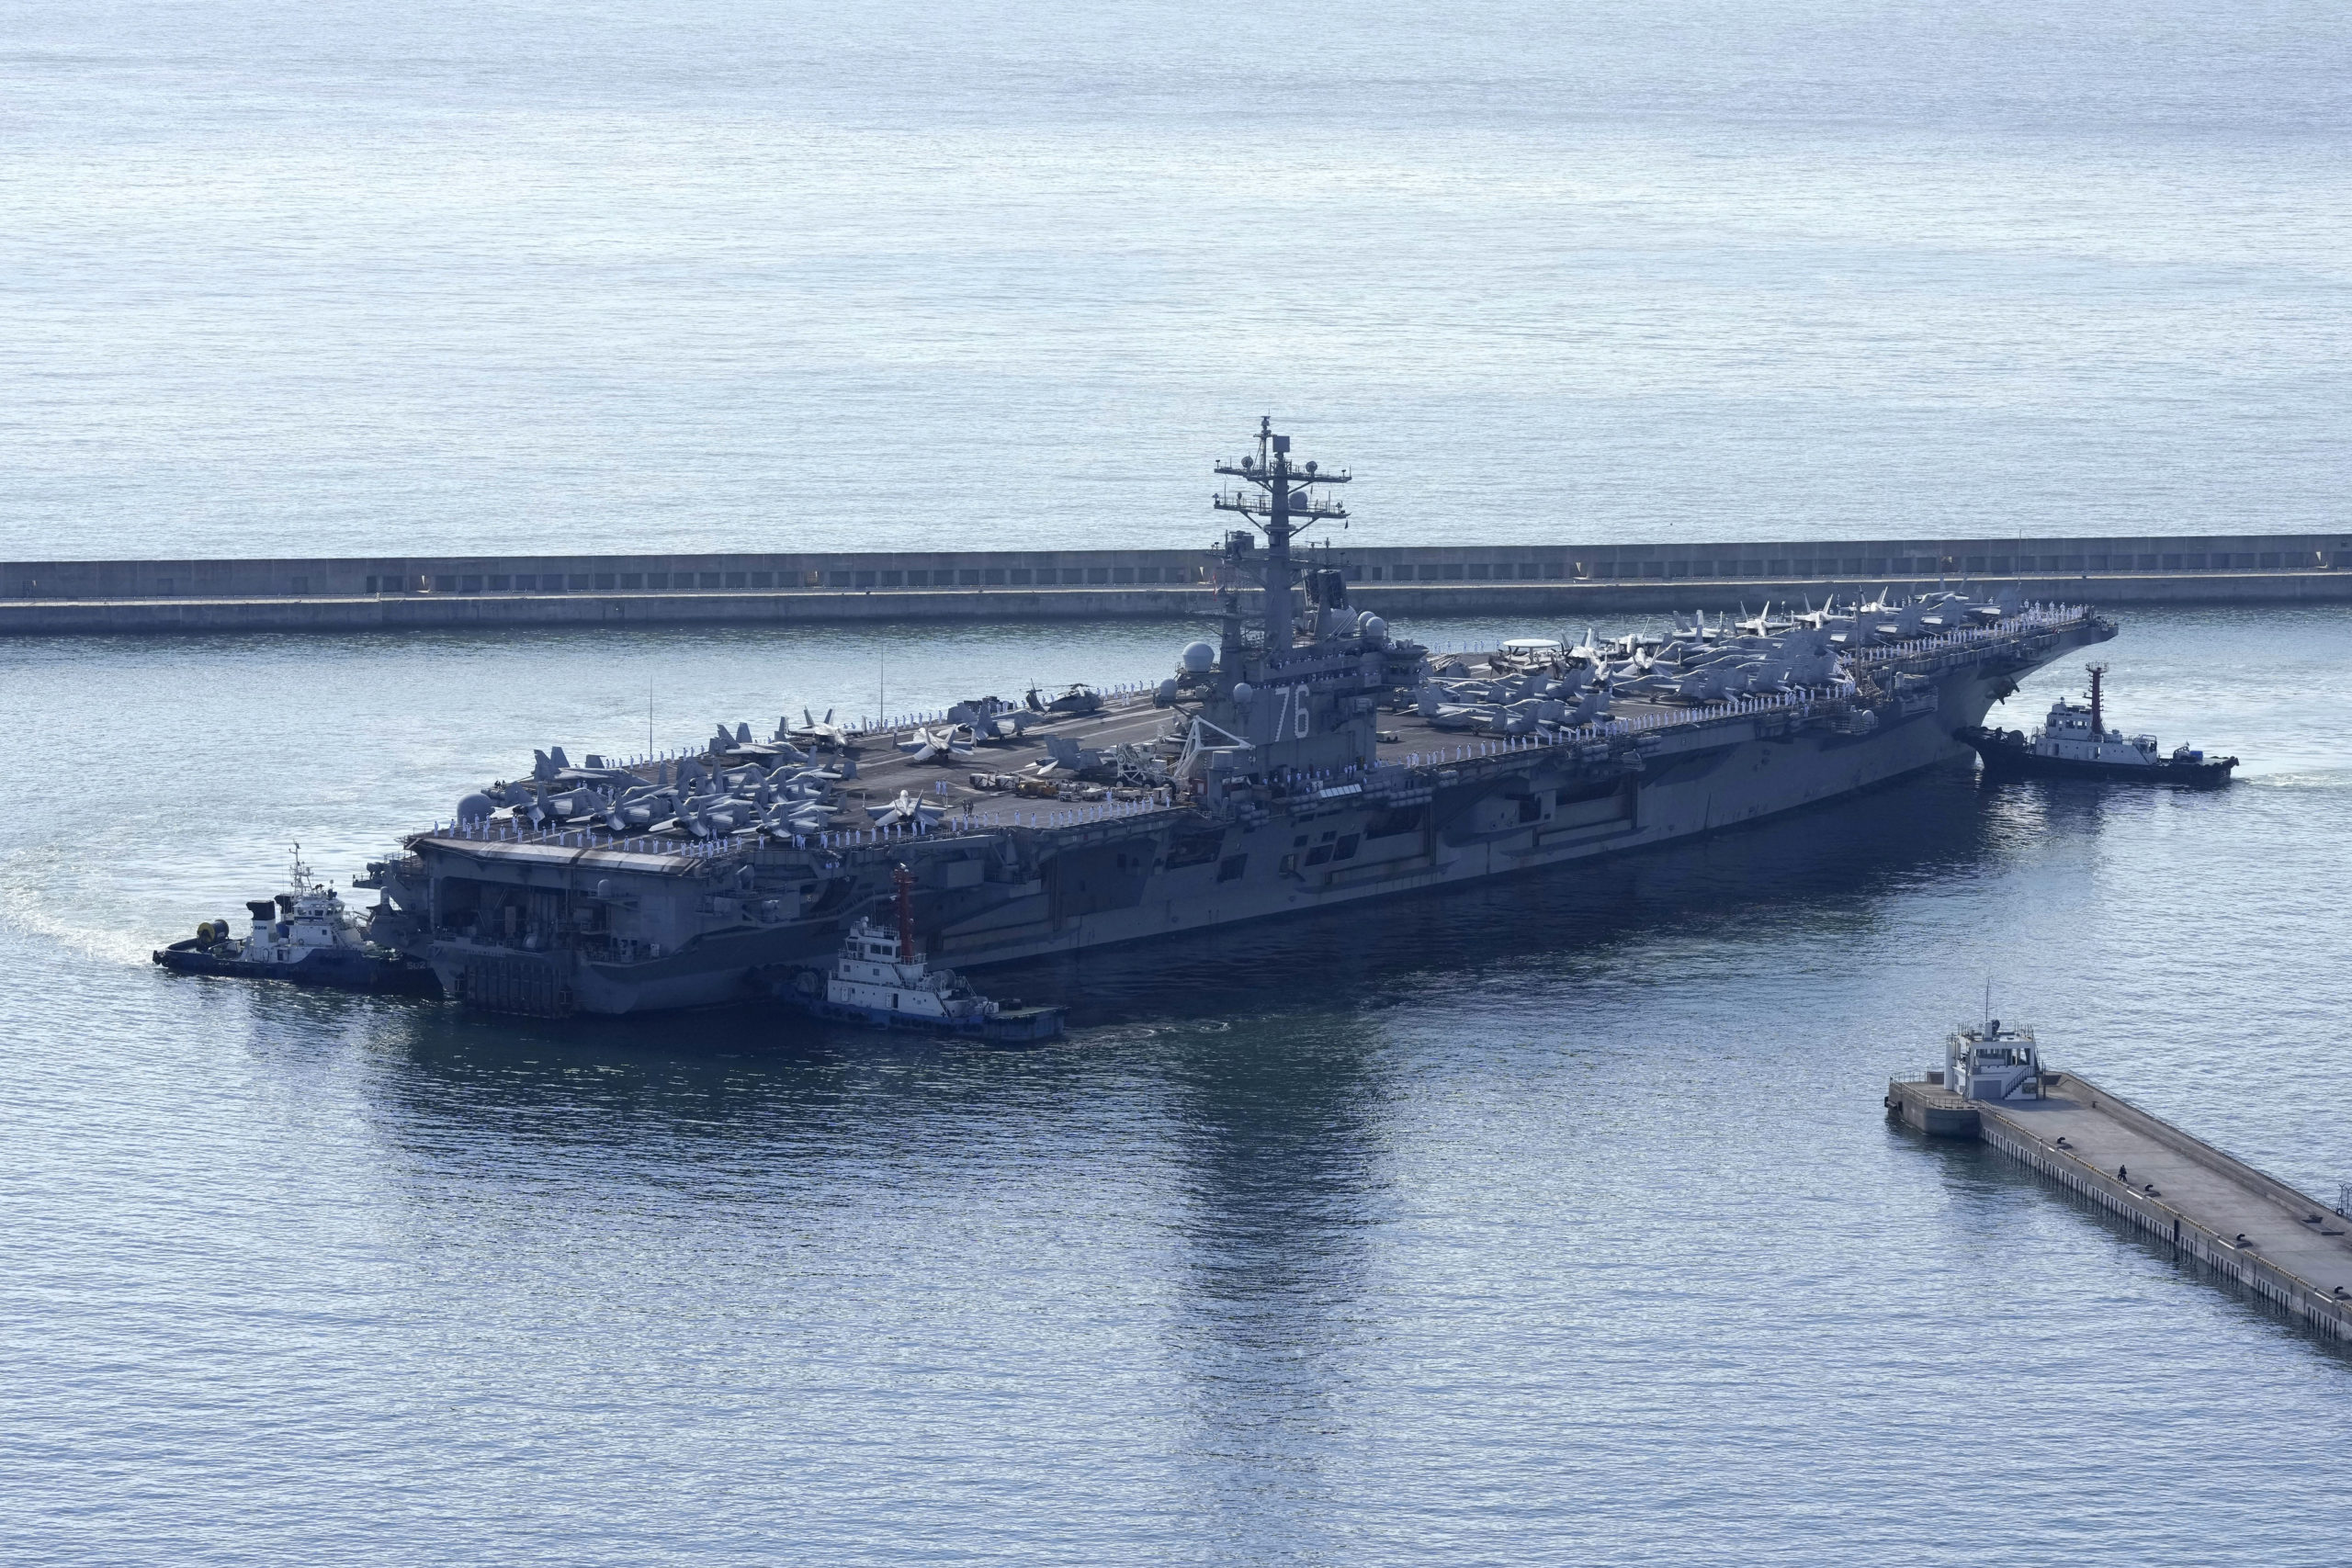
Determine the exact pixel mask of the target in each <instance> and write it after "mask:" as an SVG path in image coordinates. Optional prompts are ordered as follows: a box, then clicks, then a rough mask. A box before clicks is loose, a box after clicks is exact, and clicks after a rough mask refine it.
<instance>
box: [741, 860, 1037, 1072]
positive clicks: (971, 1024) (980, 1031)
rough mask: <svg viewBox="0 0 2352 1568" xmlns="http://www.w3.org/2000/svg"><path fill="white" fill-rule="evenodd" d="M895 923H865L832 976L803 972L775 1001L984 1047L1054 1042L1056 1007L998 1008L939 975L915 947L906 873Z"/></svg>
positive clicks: (959, 981)
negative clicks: (963, 1038) (959, 1037)
mask: <svg viewBox="0 0 2352 1568" xmlns="http://www.w3.org/2000/svg"><path fill="white" fill-rule="evenodd" d="M892 881H893V882H894V884H895V885H896V889H897V900H896V902H897V914H898V919H897V920H896V921H894V922H891V923H889V924H885V923H884V922H882V921H880V920H876V919H873V918H871V917H870V916H860V917H859V918H858V919H856V920H854V921H853V922H852V923H851V925H850V928H849V935H847V936H846V937H844V938H842V950H841V953H840V954H839V955H838V956H837V957H836V958H835V959H834V961H833V967H832V971H831V974H820V973H819V972H818V971H816V970H814V969H804V970H802V971H801V972H800V973H799V974H797V975H796V976H793V977H792V978H791V980H790V981H789V982H786V983H785V984H783V985H780V986H779V987H777V989H776V994H777V995H778V996H779V997H781V998H784V999H785V1000H786V1001H789V1002H791V1003H793V1004H794V1005H795V1006H797V1007H799V1008H801V1009H803V1010H807V1011H809V1012H813V1013H815V1014H816V1015H817V1016H819V1017H820V1018H831V1019H839V1020H842V1021H845V1022H849V1023H870V1024H873V1025H875V1026H876V1028H881V1029H919V1030H928V1031H930V1032H934V1033H941V1034H976V1035H978V1036H979V1037H980V1038H982V1039H984V1040H993V1041H1008V1042H1009V1041H1019V1040H1050V1039H1052V1038H1053V1037H1054V1036H1055V1035H1057V1034H1059V1033H1060V1032H1062V1014H1063V1010H1062V1009H1060V1008H1056V1007H1027V1008H1024V1007H1021V1006H1018V1005H1017V1004H1012V1003H1004V1004H999V1003H997V1002H992V1001H990V1000H989V998H986V997H984V996H982V995H980V994H979V993H978V991H975V990H974V989H972V987H970V986H969V985H967V983H966V982H965V981H964V979H963V977H962V976H959V975H957V974H956V972H955V971H954V970H953V969H933V968H932V967H931V966H930V964H926V963H925V962H924V961H923V956H922V950H921V949H919V948H918V947H917V946H916V945H915V906H914V890H915V879H914V875H913V874H912V873H911V872H910V871H908V870H907V868H906V867H905V866H903V865H902V866H900V867H899V869H898V873H897V874H896V875H895V876H894V877H893V878H892Z"/></svg>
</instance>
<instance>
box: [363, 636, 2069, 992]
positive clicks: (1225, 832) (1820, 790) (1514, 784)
mask: <svg viewBox="0 0 2352 1568" xmlns="http://www.w3.org/2000/svg"><path fill="white" fill-rule="evenodd" d="M2111 635H2113V628H2112V627H2111V626H2109V625H2108V624H2107V623H2104V622H2101V621H2098V620H2097V619H2096V618H2093V617H2087V616H2086V617H2084V618H2082V619H2081V620H2079V621H2076V622H2075V623H2072V624H2071V625H2064V626H2038V627H2035V628H2032V630H2031V631H2030V635H2020V636H2018V637H2014V638H2009V639H2004V640H1999V641H1996V642H1995V643H1992V644H1989V645H1985V646H1979V647H1974V648H1970V649H1964V650H1961V651H1959V652H1953V651H1951V650H1948V649H1947V650H1942V651H1933V650H1931V651H1928V652H1923V653H1922V654H1921V655H1920V656H1919V657H1918V658H1917V659H1907V660H1904V661H1903V663H1902V665H1901V666H1900V668H1901V669H1903V670H1907V671H1911V672H1910V673H1907V674H1898V672H1897V669H1898V667H1897V666H1894V665H1889V666H1886V667H1884V668H1883V670H1882V671H1881V673H1882V675H1883V678H1884V686H1883V689H1874V690H1871V691H1867V692H1865V693H1864V694H1863V695H1862V697H1860V698H1859V699H1855V700H1839V701H1831V700H1826V697H1825V699H1824V700H1823V701H1821V702H1819V703H1814V702H1811V701H1807V702H1804V703H1801V704H1796V705H1790V706H1781V707H1769V708H1764V709H1761V710H1760V711H1752V712H1747V713H1730V712H1724V713H1720V714H1715V715H1712V716H1705V717H1703V718H1698V719H1693V718H1691V716H1688V715H1686V714H1678V713H1661V714H1659V715H1657V720H1658V723H1657V728H1652V729H1649V730H1647V731H1645V732H1643V733H1637V734H1630V735H1619V736H1615V737H1613V738H1611V739H1607V740H1606V742H1605V743H1604V742H1601V741H1594V742H1592V743H1590V744H1586V745H1582V746H1570V745H1534V744H1528V743H1513V742H1510V741H1504V740H1494V739H1487V740H1480V739H1474V738H1468V737H1464V736H1460V735H1452V736H1447V735H1434V734H1430V733H1429V732H1426V731H1421V732H1416V733H1408V734H1407V735H1405V736H1403V737H1402V740H1403V742H1404V743H1405V744H1406V745H1413V744H1427V745H1429V746H1430V750H1428V751H1420V752H1416V753H1412V754H1411V755H1410V756H1409V757H1408V758H1400V761H1406V762H1407V763H1408V765H1402V766H1398V765H1391V764H1389V763H1388V762H1387V761H1386V759H1385V755H1384V758H1383V761H1382V765H1380V766H1379V767H1377V768H1376V769H1374V770H1372V771H1370V772H1369V773H1365V774H1364V775H1363V785H1362V792H1361V793H1352V794H1348V795H1340V796H1338V797H1336V798H1321V797H1319V796H1318V795H1317V793H1316V792H1309V793H1308V794H1307V795H1306V796H1305V797H1301V796H1299V795H1295V794H1294V795H1290V796H1288V797H1280V796H1278V797H1275V798H1272V799H1269V800H1266V801H1264V802H1263V803H1262V804H1261V805H1258V806H1256V807H1249V806H1245V807H1243V808H1242V809H1240V810H1238V811H1230V810H1229V811H1227V812H1224V813H1219V814H1216V815H1212V814H1210V813H1208V812H1206V811H1204V810H1201V809H1197V808H1184V809H1173V810H1160V811H1153V812H1148V813H1144V814H1139V815H1136V816H1132V817H1126V818H1113V819H1109V820H1102V821H1095V822H1091V823H1083V824H1077V825H1066V826H1059V827H1053V828H1043V827H1040V828H1026V827H1014V828H1006V827H1001V826H1000V827H995V828H991V829H988V830H986V831H967V832H961V833H956V832H949V833H939V834H933V835H931V836H927V837H924V838H921V839H915V840H903V841H899V842H893V843H887V844H881V845H875V846H871V847H861V848H851V849H847V850H838V849H837V850H834V851H831V852H828V853H826V854H823V855H817V854H811V853H806V852H800V851H796V850H793V849H790V848H761V849H756V850H752V851H747V852H743V853H740V854H734V855H725V856H716V857H712V856H701V857H690V856H681V855H655V854H646V853H639V852H625V851H622V850H616V849H610V848H596V847H569V846H566V845H562V844H556V845H549V844H547V843H533V844H529V845H513V844H499V843H489V844H484V843H478V842H469V841H466V840H452V839H449V838H446V837H435V836H431V835H425V836H420V838H419V839H418V840H414V841H413V846H412V847H413V851H414V857H413V860H412V861H410V862H408V863H405V864H404V865H402V866H401V867H396V868H386V870H387V871H388V873H390V875H389V876H388V879H387V882H386V884H385V885H386V886H389V887H391V888H393V889H395V890H396V891H397V893H398V894H399V895H400V897H401V901H403V902H405V903H408V904H410V905H412V906H415V907H422V908H424V909H427V910H431V911H433V912H434V914H433V916H432V917H431V918H430V919H429V920H428V921H424V922H419V923H420V925H423V926H424V928H425V929H422V930H418V931H415V932H414V934H413V937H412V939H411V942H410V950H411V951H414V952H417V953H421V954H422V955H423V956H424V957H425V958H426V959H427V960H428V961H429V962H430V963H431V964H433V966H434V968H435V972H436V973H437V974H438V975H439V976H441V979H442V982H443V985H444V987H446V989H447V991H448V993H449V994H450V995H452V996H455V997H458V998H463V999H466V1000H468V1001H469V1002H471V1003H473V1004H475V1005H479V1006H483V1007H488V1008H492V1009H496V1010H508V1011H517V1012H528V1013H541V1014H561V1013H567V1012H572V1011H584V1012H594V1013H628V1012H639V1011H650V1010H662V1009H671V1008H682V1007H693V1006H701V1005H708V1004H714V1003H723V1002H729V1001H735V1000H741V999H743V998H747V997H751V996H754V995H758V994H761V993H762V992H763V990H764V989H765V987H766V986H767V985H768V984H769V982H770V980H771V978H772V977H773V976H774V975H775V973H776V972H777V971H779V970H782V969H785V968H787V967H790V966H797V965H800V964H812V963H822V962H824V961H825V960H826V958H827V957H828V956H829V955H830V954H831V953H833V952H834V950H835V949H836V947H837V946H838V943H839V941H840V933H841V931H842V928H843V927H844V925H845V924H846V923H847V922H848V921H849V920H850V919H853V918H854V917H855V916H856V915H858V914H860V913H863V912H865V910H866V909H868V908H871V907H872V906H873V904H874V902H875V900H876V897H879V896H880V895H881V893H882V891H883V889H884V887H885V886H886V881H887V877H888V873H889V870H890V868H892V867H894V866H896V865H898V864H900V863H905V864H908V865H909V866H910V867H912V868H913V869H914V871H915V872H916V874H918V876H919V877H920V878H921V880H922V893H921V894H920V895H919V896H918V904H917V907H918V910H919V914H920V917H921V921H922V932H923V940H924V942H925V944H926V946H927V948H928V949H929V951H931V952H932V953H934V954H936V956H937V957H938V958H939V959H940V960H941V961H942V962H944V963H949V964H955V965H956V966H958V967H960V968H970V967H975V966H980V965H986V964H1002V963H1008V962H1012V961H1015V960H1022V959H1029V958H1035V957H1037V956H1040V955H1047V954H1056V953H1075V952H1079V951H1081V950H1084V949H1088V948H1094V947H1102V946H1106V945H1110V944H1114V943H1126V942H1145V941H1148V940H1151V939H1153V938H1164V937H1167V936H1170V935H1172V934H1175V933H1179V932H1186V931H1204V930H1208V929H1211V928H1215V927H1219V926H1227V925H1232V924H1235V923H1238V922H1240V921H1245V920H1256V919H1267V918H1270V917H1273V916H1277V915H1285V914H1294V913H1299V912H1303V911H1307V910H1314V909H1322V908H1338V907H1341V906H1345V905H1349V904H1352V903H1355V902H1357V901H1360V900H1363V899H1368V898H1394V897H1400V896H1410V895H1412V894H1414V893H1417V892H1423V891H1427V890H1430V889H1435V888H1440V887H1445V886H1454V885H1458V884H1462V883H1466V882H1471V881H1475V880H1477V879H1480V878H1485V877H1494V876H1502V875H1507V874H1513V873H1522V872H1532V871H1539V870H1543V869H1545V868H1551V867H1558V866H1561V865H1564V864H1566V863H1571V862H1578V861H1586V860H1591V859H1595V858H1597V857H1600V856H1605V855H1616V854H1623V853H1627V852H1632V851H1634V850H1639V849H1645V848H1649V847H1652V846H1655V845H1658V844H1663V843H1668V842H1671V841H1674V840H1682V839H1688V838H1691V837H1693V836H1696V835H1700V834H1704V833H1708V832H1711V831H1714V830H1717V829H1724V828H1730V827H1736V826H1739V825H1743V824H1747V823H1750V822H1755V821H1758V820H1761V819H1764V818H1770V817H1774V816H1778V815H1780V814H1781V813H1785V812H1791V811H1796V810H1801V809H1805V808H1808V807H1825V806H1827V805H1829V804H1830V803H1832V802H1835V801H1837V800H1838V799H1840V798H1843V797H1846V796H1849V795H1853V794H1855V793H1856V792H1859V791H1863V790H1868V789H1871V788H1872V787H1874V786H1877V785H1880V784H1886V783H1888V782H1889V781H1892V780H1895V779H1899V778H1901V777H1903V776H1905V774H1909V773H1916V772H1917V771H1919V770H1921V769H1924V768H1929V767H1933V766H1936V765H1938V764H1939V763H1948V762H1954V761H1960V760H1962V759H1965V758H1967V757H1968V756H1969V755H1970V749H1969V747H1968V746H1967V745H1966V744H1965V743H1964V742H1963V741H1962V740H1961V739H1958V738H1957V737H1956V735H1955V732H1956V731H1958V730H1962V729H1964V728H1972V727H1973V726H1976V725H1978V724H1980V723H1981V722H1982V721H1983V719H1984V718H1985V714H1986V712H1987V710H1988V709H1989V708H1990V707H1991V705H1992V704H1993V703H1994V701H1995V700H1996V697H1997V696H1998V695H2001V694H2006V693H2007V691H2008V690H2010V689H2012V686H2013V683H2014V682H2015V680H2016V679H2017V678H2018V676H2019V675H2021V674H2022V673H2024V672H2026V671H2030V670H2031V669H2033V668H2036V667H2038V666H2040V665H2041V664H2044V663H2047V662H2049V661H2050V660H2052V659H2054V658H2056V657H2058V656H2059V655H2060V654H2062V653H2063V652H2064V651H2065V650H2066V649H2071V648H2074V647H2078V646H2082V645H2083V644H2086V643H2088V642H2093V641H2097V640H2100V639H2101V638H2103V637H2108V636H2111ZM1390 722H1396V723H1399V724H1405V723H1408V722H1409V721H1408V720H1392V721H1390ZM1432 753H1435V760H1432ZM517 899H523V900H529V901H530V902H527V903H526V905H525V908H526V909H528V910H532V911H540V910H543V911H544V913H545V915H546V917H547V918H546V919H544V920H540V919H538V916H537V914H533V915H532V916H531V917H530V918H531V919H532V920H534V921H537V924H536V926H535V928H534V931H533V934H531V935H526V936H525V937H523V938H522V939H520V940H519V941H518V940H516V938H515V934H514V932H513V931H502V932H499V933H497V934H495V935H490V936H485V935H484V934H483V933H482V931H481V927H482V926H483V925H485V924H488V923H489V922H488V921H487V919H484V918H482V917H481V915H469V912H468V911H469V908H479V909H481V910H487V909H489V908H491V907H492V904H493V903H500V902H503V903H513V902H515V900H517ZM469 921H470V926H469ZM534 943H539V944H543V945H540V946H538V947H537V949H536V950H535V948H534Z"/></svg>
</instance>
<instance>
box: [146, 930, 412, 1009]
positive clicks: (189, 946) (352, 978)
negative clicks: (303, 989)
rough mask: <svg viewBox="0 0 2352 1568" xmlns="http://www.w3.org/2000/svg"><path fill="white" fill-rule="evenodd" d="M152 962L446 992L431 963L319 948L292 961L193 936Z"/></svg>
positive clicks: (200, 971) (347, 986) (258, 976)
mask: <svg viewBox="0 0 2352 1568" xmlns="http://www.w3.org/2000/svg"><path fill="white" fill-rule="evenodd" d="M149 957H150V959H151V961H152V962H153V963H155V964H160V965H162V966H163V967H164V968H165V969H169V970H171V971H172V972H173V973H174V974H178V975H212V976H220V977H222V978H227V979H237V980H283V981H285V982H286V983H287V984H288V985H293V986H318V987H325V988H327V989H331V990H338V991H382V992H390V993H393V994H398V995H403V996H434V997H437V996H439V995H440V994H441V982H440V980H439V979H438V978H437V977H436V976H435V975H434V973H433V970H432V968H431V967H430V966H429V965H427V964H418V963H414V962H413V961H411V960H407V959H400V958H381V957H374V956H371V955H369V954H368V953H352V952H348V951H342V950H334V951H324V950H322V951H318V952H313V953H311V954H309V955H308V956H306V957H304V958H302V959H300V961H298V962H295V963H290V964H276V963H266V962H262V961H259V960H254V959H247V958H232V957H224V956H221V955H219V954H216V953H211V952H209V951H207V950H206V948H205V947H204V945H203V944H202V943H200V942H198V941H197V939H196V938H194V937H186V938H183V939H182V940H180V941H178V942H174V943H172V944H171V946H169V947H160V948H157V949H156V950H155V951H154V952H153V953H151V954H150V955H149Z"/></svg>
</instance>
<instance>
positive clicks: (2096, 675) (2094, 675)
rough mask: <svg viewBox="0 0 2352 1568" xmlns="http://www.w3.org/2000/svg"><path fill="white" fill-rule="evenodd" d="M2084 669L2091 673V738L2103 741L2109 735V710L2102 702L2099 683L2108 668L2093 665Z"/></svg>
mask: <svg viewBox="0 0 2352 1568" xmlns="http://www.w3.org/2000/svg"><path fill="white" fill-rule="evenodd" d="M2084 668H2086V670H2088V671H2090V677H2091V738H2092V739H2095V740H2096V739H2105V738H2106V735H2107V710H2106V705H2104V704H2103V703H2102V702H2101V701H2100V693H2099V689H2098V683H2099V681H2100V679H2101V678H2102V677H2104V676H2105V675H2106V674H2107V666H2106V665H2104V664H2091V665H2086V666H2085V667H2084Z"/></svg>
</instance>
